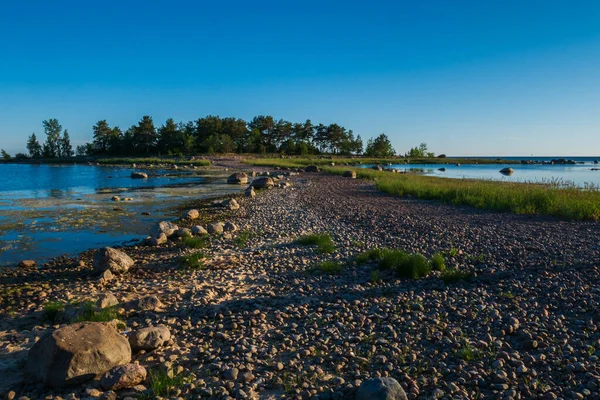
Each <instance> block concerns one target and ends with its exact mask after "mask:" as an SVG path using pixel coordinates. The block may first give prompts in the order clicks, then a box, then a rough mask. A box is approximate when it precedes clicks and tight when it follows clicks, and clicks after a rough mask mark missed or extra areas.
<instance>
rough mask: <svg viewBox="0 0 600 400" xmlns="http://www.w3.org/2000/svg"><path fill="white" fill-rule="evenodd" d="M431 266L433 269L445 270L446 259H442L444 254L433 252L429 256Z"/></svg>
mask: <svg viewBox="0 0 600 400" xmlns="http://www.w3.org/2000/svg"><path fill="white" fill-rule="evenodd" d="M431 268H433V270H434V271H442V272H443V271H445V270H446V261H445V260H444V256H443V255H441V254H439V253H438V254H434V255H433V257H431Z"/></svg>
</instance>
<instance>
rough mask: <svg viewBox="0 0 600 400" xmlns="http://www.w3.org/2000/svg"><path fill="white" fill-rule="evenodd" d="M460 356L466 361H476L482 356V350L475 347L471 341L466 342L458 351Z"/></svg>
mask: <svg viewBox="0 0 600 400" xmlns="http://www.w3.org/2000/svg"><path fill="white" fill-rule="evenodd" d="M457 354H458V356H459V357H460V358H461V359H463V360H465V361H475V360H478V359H479V358H481V356H482V354H481V352H480V351H479V350H478V349H476V348H475V347H473V346H472V345H471V343H469V342H467V341H466V342H465V343H464V344H463V346H462V347H461V348H460V349H459V350H458V352H457Z"/></svg>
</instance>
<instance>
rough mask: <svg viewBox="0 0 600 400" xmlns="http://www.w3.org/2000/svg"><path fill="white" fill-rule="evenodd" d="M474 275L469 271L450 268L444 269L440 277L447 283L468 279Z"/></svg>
mask: <svg viewBox="0 0 600 400" xmlns="http://www.w3.org/2000/svg"><path fill="white" fill-rule="evenodd" d="M472 277H473V274H472V273H471V272H468V271H461V270H458V269H454V268H448V269H446V270H444V271H442V273H441V275H440V279H442V280H443V281H444V283H445V284H449V283H453V282H456V281H461V280H462V281H468V280H470V279H471V278H472Z"/></svg>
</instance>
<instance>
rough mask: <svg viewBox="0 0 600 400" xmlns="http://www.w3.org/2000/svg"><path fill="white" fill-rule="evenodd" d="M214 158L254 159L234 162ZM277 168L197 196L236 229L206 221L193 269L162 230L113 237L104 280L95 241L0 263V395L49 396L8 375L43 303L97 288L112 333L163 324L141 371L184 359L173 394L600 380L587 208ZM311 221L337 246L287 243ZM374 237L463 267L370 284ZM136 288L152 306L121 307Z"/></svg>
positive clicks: (574, 388)
mask: <svg viewBox="0 0 600 400" xmlns="http://www.w3.org/2000/svg"><path fill="white" fill-rule="evenodd" d="M216 166H219V167H225V168H229V169H230V171H231V172H235V171H238V170H242V169H244V170H252V169H253V167H252V166H250V165H240V164H239V163H238V162H237V161H236V160H221V161H220V162H219V164H218V165H216ZM288 179H289V182H290V183H291V187H286V188H274V189H271V190H268V191H266V192H265V191H262V192H261V191H257V197H256V198H254V199H251V198H247V197H240V196H237V197H236V198H237V200H238V202H239V204H240V209H239V210H234V211H224V210H221V209H218V208H210V207H209V208H201V209H200V212H201V215H202V217H201V219H202V225H204V226H206V225H207V224H208V223H210V222H212V221H217V220H218V221H223V222H225V221H229V222H233V223H235V224H236V225H238V228H239V229H238V230H237V231H236V232H233V233H232V234H231V237H228V236H227V235H225V236H220V237H213V236H211V239H210V244H209V247H207V248H204V249H201V250H199V251H202V252H203V253H205V255H206V259H205V262H204V267H203V268H198V269H189V268H185V267H184V266H182V265H181V262H180V260H181V257H182V256H185V255H189V254H192V253H194V252H196V251H198V250H193V249H190V248H186V247H183V246H181V244H180V242H178V241H176V240H170V241H169V242H168V243H166V244H164V245H161V246H158V247H147V246H132V247H125V248H122V250H124V251H125V252H126V253H127V254H128V255H129V256H130V257H132V258H133V260H134V261H135V264H134V266H133V267H132V268H131V269H130V270H129V271H128V272H127V273H126V274H123V275H119V276H116V277H115V280H114V281H111V283H102V282H100V281H98V279H97V273H95V272H94V271H93V268H92V257H93V253H94V250H90V251H88V252H84V253H82V254H81V255H80V256H79V257H72V258H67V259H62V258H61V259H57V260H55V261H54V262H53V263H51V265H49V266H48V267H47V268H42V269H40V270H27V269H17V270H14V271H12V274H10V273H6V272H2V273H0V279H1V282H2V284H3V286H4V287H5V294H4V295H3V297H2V316H1V317H0V326H1V329H0V335H1V336H0V337H1V338H2V339H3V341H5V343H6V345H3V346H2V348H0V350H1V353H0V354H1V358H0V361H1V363H0V375H1V376H5V377H6V378H4V379H5V381H4V382H2V383H5V382H6V380H10V378H13V383H12V385H9V386H10V387H6V386H1V387H2V390H0V392H3V393H0V394H4V393H8V390H10V389H11V388H12V390H14V391H15V395H17V396H21V395H26V396H28V397H36V396H38V397H39V395H41V394H47V393H48V392H47V391H46V390H45V389H43V390H40V389H39V388H37V387H36V386H35V385H31V384H30V382H28V381H24V382H23V384H21V383H18V382H19V380H20V379H23V377H22V376H20V375H19V374H20V371H21V370H20V369H19V368H16V367H17V366H18V365H21V364H22V361H20V360H23V357H24V355H25V354H24V352H25V351H26V350H27V349H28V348H29V347H30V346H31V345H32V344H33V341H35V338H36V337H39V336H40V335H41V334H42V333H43V332H44V331H46V330H48V329H51V326H52V325H51V324H49V323H48V322H44V320H43V307H44V304H46V303H48V302H49V301H58V302H64V303H67V302H70V303H73V302H76V301H83V300H85V299H86V298H90V299H92V300H94V299H96V298H97V297H98V296H100V295H101V294H102V293H106V292H112V294H114V295H115V296H116V297H117V299H118V300H119V305H118V306H117V310H118V312H119V317H120V318H121V319H122V321H123V323H124V324H125V326H126V328H125V329H123V330H122V332H127V331H134V330H136V329H139V328H143V327H146V326H156V325H159V324H163V325H165V326H167V327H168V328H169V329H170V332H171V336H172V339H171V340H170V341H169V343H167V344H166V345H165V346H163V347H159V348H157V349H156V350H153V351H150V352H146V353H141V354H136V355H135V356H134V360H135V361H137V362H139V363H140V364H141V365H143V366H145V367H146V368H153V367H154V366H161V367H165V368H172V369H174V370H178V367H182V372H181V373H182V374H186V377H187V378H189V382H188V383H186V385H183V386H182V387H180V388H178V389H179V390H180V392H179V394H175V393H173V394H170V397H177V396H179V397H195V396H201V397H206V398H209V397H210V396H217V395H219V396H220V395H228V396H231V397H234V398H235V397H240V396H241V397H247V398H284V397H282V396H285V398H297V397H298V396H301V397H302V398H311V397H314V396H319V397H318V398H323V399H326V398H349V399H352V398H354V394H355V392H356V390H357V388H358V387H359V386H360V383H361V382H362V381H364V380H366V379H368V378H373V377H377V376H389V377H393V378H394V379H396V380H397V381H398V382H399V383H400V384H401V386H402V387H403V388H404V390H405V391H406V392H407V393H408V395H409V398H426V397H430V396H437V397H442V398H448V397H462V398H475V397H476V396H477V395H479V396H483V397H490V396H502V397H507V396H508V397H509V398H516V397H517V395H519V396H521V397H524V398H535V397H537V396H548V397H549V398H550V396H552V395H554V396H558V397H568V396H575V393H578V394H582V395H587V394H586V393H584V389H585V390H588V391H589V396H592V397H594V395H595V394H598V391H599V389H598V387H599V386H598V385H596V383H594V382H597V383H600V380H598V378H596V377H597V376H600V371H599V369H598V364H597V359H598V357H599V356H600V352H598V351H597V350H596V349H598V348H600V346H598V344H600V342H598V341H599V340H600V337H599V336H598V335H599V334H598V330H597V329H596V325H595V323H594V321H597V320H598V318H599V317H600V314H599V313H598V310H599V309H600V308H599V307H598V306H599V305H600V302H599V300H600V292H598V291H597V290H594V289H593V288H594V287H597V283H598V276H599V274H600V270H599V267H598V265H599V264H600V248H599V245H598V243H597V237H598V234H599V233H600V224H599V223H598V222H593V221H588V222H567V221H560V220H556V219H555V218H552V217H542V216H523V215H514V214H506V213H493V212H488V211H482V210H477V209H473V208H469V207H457V206H451V205H445V204H442V203H438V202H432V201H422V200H415V199H406V198H399V197H393V196H390V195H387V194H384V193H382V192H379V191H377V190H376V189H375V188H374V185H373V183H372V182H369V181H363V180H352V179H349V178H343V177H340V176H334V175H325V174H320V173H303V174H300V175H298V176H292V177H289V178H288ZM190 206H191V205H190ZM182 226H185V227H189V226H191V224H190V225H186V224H183V225H182ZM309 233H329V234H330V235H331V237H332V239H333V242H334V244H335V250H334V252H333V253H331V254H322V253H320V252H319V251H318V249H316V248H314V247H311V246H301V245H299V244H298V243H296V240H297V239H298V238H299V237H300V236H302V235H305V234H309ZM242 237H244V238H246V240H245V241H242V240H240V238H242ZM242 242H244V243H243V245H242ZM377 247H389V248H402V249H405V250H407V251H409V252H418V253H421V254H425V255H427V256H431V255H433V254H434V253H438V252H444V253H445V254H447V256H446V263H447V264H448V266H449V267H452V268H455V269H458V270H463V271H466V272H469V273H470V274H472V276H473V278H472V279H471V280H469V281H458V282H455V283H450V284H445V283H444V282H443V281H442V280H441V279H439V278H440V276H439V273H437V272H434V273H432V274H431V275H430V276H428V277H426V278H421V279H418V280H411V279H400V278H398V277H396V276H394V275H393V274H390V273H389V271H388V272H385V271H383V272H382V275H381V281H379V282H374V281H373V279H372V271H373V270H374V267H375V266H374V265H372V264H369V265H366V266H365V265H357V264H356V263H355V262H354V258H355V256H356V255H357V254H360V253H361V252H363V251H365V250H368V249H372V248H377ZM323 261H336V262H340V263H341V264H342V265H343V270H342V272H341V273H339V274H333V275H329V274H322V273H321V274H320V273H316V272H314V267H315V266H316V265H318V263H320V262H323ZM25 285H29V286H25ZM146 296H157V297H158V299H159V300H160V303H161V304H162V306H158V307H156V308H155V309H151V310H143V309H140V308H139V307H138V308H136V307H133V308H130V307H129V306H128V304H131V303H132V302H135V301H136V300H138V299H140V298H144V297H146ZM11 313H12V314H11ZM515 320H516V322H515ZM581 323H583V325H585V326H587V328H586V329H581V328H580V326H581ZM592 327H593V328H592ZM534 342H535V345H534ZM589 346H592V347H593V350H591V348H590V347H589ZM232 369H236V370H237V373H236V374H235V375H236V377H235V378H234V379H232V372H231V371H232ZM534 371H535V373H534ZM15 372H18V373H16V374H15ZM237 375H239V376H237ZM590 382H592V383H591V384H590ZM594 385H596V386H594ZM146 386H148V385H147V383H146ZM590 387H591V389H590ZM139 389H141V388H138V389H135V390H133V392H135V391H136V390H138V393H140V392H143V390H141V391H140V390H139ZM93 390H96V391H100V392H101V391H102V390H100V389H99V388H98V384H97V383H95V382H94V381H90V382H87V383H84V384H83V385H80V386H76V387H74V388H72V389H66V390H63V391H58V392H57V391H54V393H62V394H66V393H74V394H75V397H77V398H83V397H90V393H91V392H93ZM129 392H130V393H131V392H132V391H131V390H130V391H129ZM94 393H95V392H94ZM104 393H106V392H104ZM241 393H244V394H245V396H242V395H241ZM551 393H552V394H551ZM123 394H124V393H120V396H121V395H123ZM100 395H102V394H100ZM100 395H99V396H100Z"/></svg>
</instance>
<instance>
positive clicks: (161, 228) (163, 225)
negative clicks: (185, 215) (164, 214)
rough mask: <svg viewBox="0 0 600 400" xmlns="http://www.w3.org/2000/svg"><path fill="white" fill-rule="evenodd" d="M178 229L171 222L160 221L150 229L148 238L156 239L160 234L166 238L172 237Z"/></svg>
mask: <svg viewBox="0 0 600 400" xmlns="http://www.w3.org/2000/svg"><path fill="white" fill-rule="evenodd" d="M178 229H179V227H178V226H177V225H175V224H174V223H172V222H167V221H161V222H157V223H155V224H154V225H152V227H151V228H150V236H152V237H154V238H157V237H159V236H160V234H161V233H164V234H165V236H166V237H169V236H171V235H173V234H174V233H175V232H177V230H178Z"/></svg>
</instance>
